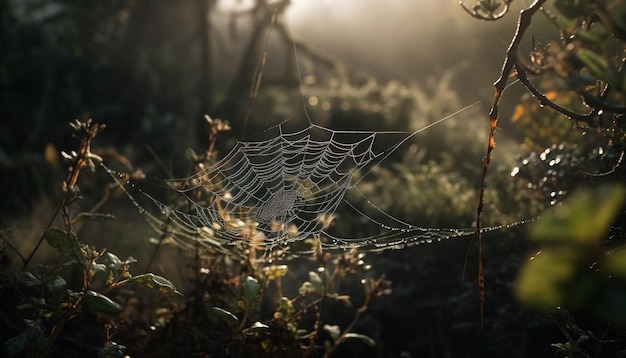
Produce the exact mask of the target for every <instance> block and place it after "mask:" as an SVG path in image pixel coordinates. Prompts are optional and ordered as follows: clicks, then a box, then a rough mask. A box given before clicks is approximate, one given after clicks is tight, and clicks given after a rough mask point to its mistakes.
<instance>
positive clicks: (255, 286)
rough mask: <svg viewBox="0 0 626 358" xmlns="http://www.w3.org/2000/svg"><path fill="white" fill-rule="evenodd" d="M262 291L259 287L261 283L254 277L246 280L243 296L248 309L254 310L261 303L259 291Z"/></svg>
mask: <svg viewBox="0 0 626 358" xmlns="http://www.w3.org/2000/svg"><path fill="white" fill-rule="evenodd" d="M260 290H261V285H259V281H258V280H257V279H256V278H254V277H252V276H248V277H246V280H245V281H244V282H243V294H242V299H243V303H244V305H245V308H246V309H251V308H253V307H254V306H255V305H256V304H257V302H258V301H259V291H260Z"/></svg>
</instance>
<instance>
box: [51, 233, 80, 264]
mask: <svg viewBox="0 0 626 358" xmlns="http://www.w3.org/2000/svg"><path fill="white" fill-rule="evenodd" d="M44 237H45V239H46V241H47V242H48V244H50V246H52V247H54V248H55V249H56V250H57V251H58V252H59V254H60V255H61V256H63V257H65V258H67V259H76V260H78V261H79V262H80V261H82V260H83V254H82V251H81V249H80V244H79V243H78V239H77V238H76V236H75V235H73V234H72V235H68V234H67V232H65V230H61V229H59V228H56V227H51V228H49V229H48V230H46V232H45V233H44Z"/></svg>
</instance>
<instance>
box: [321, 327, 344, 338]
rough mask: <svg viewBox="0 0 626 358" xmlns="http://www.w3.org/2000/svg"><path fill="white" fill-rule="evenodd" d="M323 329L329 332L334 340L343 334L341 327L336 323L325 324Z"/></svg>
mask: <svg viewBox="0 0 626 358" xmlns="http://www.w3.org/2000/svg"><path fill="white" fill-rule="evenodd" d="M322 329H323V330H324V331H326V332H328V334H329V335H330V338H332V339H333V340H335V339H337V338H339V336H340V335H341V329H340V328H339V326H338V325H336V324H334V325H330V324H325V325H324V326H323V327H322Z"/></svg>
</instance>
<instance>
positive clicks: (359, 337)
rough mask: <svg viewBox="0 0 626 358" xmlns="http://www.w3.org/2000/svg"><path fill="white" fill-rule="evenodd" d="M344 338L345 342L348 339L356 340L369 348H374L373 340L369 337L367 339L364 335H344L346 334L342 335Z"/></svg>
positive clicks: (374, 342)
mask: <svg viewBox="0 0 626 358" xmlns="http://www.w3.org/2000/svg"><path fill="white" fill-rule="evenodd" d="M344 338H345V339H346V340H348V339H356V340H359V341H361V342H363V343H365V344H367V345H368V346H370V347H374V346H375V345H376V341H375V340H373V339H372V338H370V337H368V336H366V335H364V334H359V333H346V334H345V335H344Z"/></svg>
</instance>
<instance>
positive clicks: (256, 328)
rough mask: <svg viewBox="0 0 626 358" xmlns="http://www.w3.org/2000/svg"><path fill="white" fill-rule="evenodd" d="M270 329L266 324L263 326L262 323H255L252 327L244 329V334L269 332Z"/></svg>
mask: <svg viewBox="0 0 626 358" xmlns="http://www.w3.org/2000/svg"><path fill="white" fill-rule="evenodd" d="M269 328H270V327H269V326H268V325H266V324H263V323H261V322H254V324H253V325H252V326H250V327H248V328H246V329H244V330H243V331H242V332H243V333H244V334H257V333H261V332H264V331H267V330H268V329H269Z"/></svg>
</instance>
